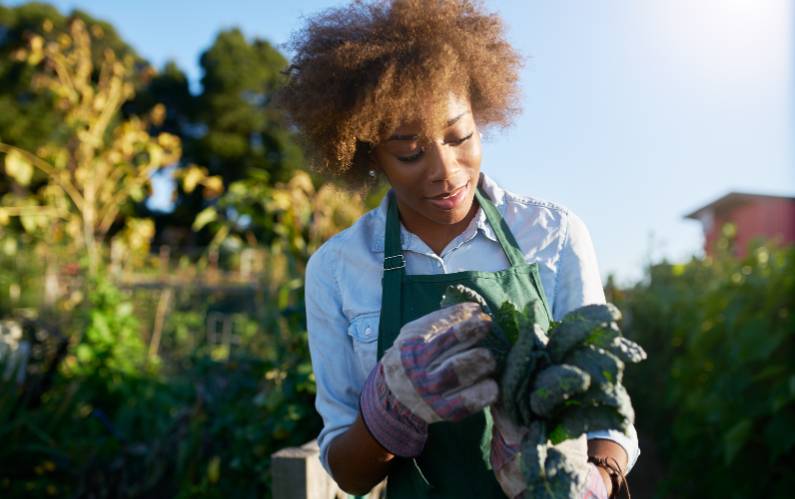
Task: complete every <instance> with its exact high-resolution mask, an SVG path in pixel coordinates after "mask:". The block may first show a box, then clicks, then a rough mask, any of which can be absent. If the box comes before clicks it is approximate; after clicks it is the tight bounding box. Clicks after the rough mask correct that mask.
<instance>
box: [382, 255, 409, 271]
mask: <svg viewBox="0 0 795 499" xmlns="http://www.w3.org/2000/svg"><path fill="white" fill-rule="evenodd" d="M392 258H398V259H399V260H398V261H397V262H394V263H387V261H388V260H391V259H392ZM404 268H406V259H405V258H403V255H394V256H386V257H384V270H398V269H404Z"/></svg>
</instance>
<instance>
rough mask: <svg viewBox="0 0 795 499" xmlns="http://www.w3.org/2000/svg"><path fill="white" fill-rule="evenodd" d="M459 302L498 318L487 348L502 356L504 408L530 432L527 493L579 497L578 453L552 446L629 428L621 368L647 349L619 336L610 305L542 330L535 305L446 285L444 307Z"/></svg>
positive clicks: (630, 419)
mask: <svg viewBox="0 0 795 499" xmlns="http://www.w3.org/2000/svg"><path fill="white" fill-rule="evenodd" d="M461 302H475V303H478V304H480V306H481V307H482V308H483V311H484V312H485V313H487V314H489V315H491V317H492V319H493V322H492V326H493V327H492V334H490V335H489V336H488V337H487V339H486V340H485V341H484V342H483V343H482V345H483V346H486V347H487V348H489V349H490V350H491V351H492V352H493V353H494V355H495V357H496V358H497V360H498V365H499V367H500V372H499V375H498V379H499V380H500V383H499V385H500V399H499V404H500V407H501V410H502V411H504V413H505V414H507V415H508V417H509V418H511V419H512V420H513V422H514V423H515V424H518V425H519V426H524V427H526V428H527V429H528V432H527V434H526V436H525V438H524V440H523V442H522V450H521V452H522V457H521V459H522V472H523V474H524V478H525V480H526V483H527V491H528V492H529V493H530V494H531V495H532V497H549V498H553V497H574V496H576V494H577V493H578V491H580V490H581V488H582V486H583V484H584V480H585V476H584V475H583V470H582V466H579V467H578V466H577V459H578V456H575V455H572V456H568V455H567V452H571V451H568V450H566V448H565V446H562V447H560V448H558V447H554V446H555V445H557V444H559V443H561V442H564V441H565V440H569V439H575V438H578V437H580V436H581V435H582V434H583V433H585V432H588V431H593V430H605V429H619V430H622V431H626V430H627V428H628V427H629V426H630V425H631V424H632V422H633V420H634V411H633V409H632V404H631V402H630V399H629V395H628V394H627V392H626V390H625V389H624V387H623V386H622V385H621V381H622V377H623V372H624V366H625V362H629V363H634V362H640V361H641V360H643V359H645V358H646V352H644V351H643V348H641V347H640V345H638V344H636V343H634V342H632V341H630V340H628V339H626V338H624V337H623V336H621V331H620V330H619V328H618V324H617V323H616V321H618V320H620V319H621V312H620V311H619V310H618V308H616V307H615V306H614V305H612V304H609V303H608V304H597V305H587V306H584V307H581V308H579V309H576V310H574V311H572V312H571V313H569V314H567V315H566V316H565V317H564V318H563V320H562V321H560V322H552V323H551V324H550V327H549V329H548V330H545V329H544V328H543V327H541V326H540V325H539V324H538V323H537V322H536V320H535V318H536V317H535V311H536V304H535V303H530V304H528V305H527V307H526V308H525V309H524V310H519V308H518V307H517V306H516V305H515V304H513V303H511V302H508V301H506V302H504V303H502V304H501V305H500V306H499V308H496V311H495V308H494V307H489V305H488V304H487V302H486V300H485V299H484V298H483V297H482V296H480V295H479V294H478V293H477V292H475V291H474V290H472V289H469V288H467V287H465V286H461V285H457V286H451V287H449V288H447V290H446V291H445V294H444V297H443V299H442V303H441V305H442V306H443V307H444V306H449V305H454V304H457V303H461ZM485 443H486V442H484V446H483V448H484V449H485V448H486V446H485ZM484 459H486V460H487V461H488V455H487V453H486V452H485V451H484ZM580 459H581V458H580Z"/></svg>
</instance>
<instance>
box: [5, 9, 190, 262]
mask: <svg viewBox="0 0 795 499" xmlns="http://www.w3.org/2000/svg"><path fill="white" fill-rule="evenodd" d="M46 22H47V21H45V23H46ZM94 28H95V27H94V26H86V24H85V23H84V22H83V21H82V20H81V19H79V18H77V17H75V18H73V19H72V20H71V21H70V23H69V34H68V35H66V34H62V35H61V36H59V37H58V38H57V40H53V41H48V40H46V39H45V38H44V37H42V36H39V35H31V36H30V37H29V42H28V46H27V47H26V48H23V49H18V50H17V51H15V52H14V53H13V57H14V58H15V59H16V60H18V61H25V62H26V63H27V64H29V65H31V66H33V67H35V68H36V69H35V71H34V74H33V78H32V85H33V88H35V89H37V90H39V91H42V92H43V93H44V94H46V95H48V96H49V98H51V99H52V101H53V103H54V104H55V109H56V110H57V112H58V116H59V117H60V119H61V120H62V130H63V132H62V133H64V139H65V140H63V141H60V142H59V141H51V142H45V143H44V144H42V145H39V146H38V147H37V148H36V149H35V150H34V151H30V150H27V149H24V148H21V147H17V146H14V145H11V144H8V143H1V142H0V153H5V157H4V168H5V172H6V174H7V175H8V176H9V177H10V178H12V179H14V181H15V182H16V184H18V185H20V186H34V185H36V187H35V188H33V189H32V190H31V194H32V195H24V196H23V195H19V194H17V193H9V194H6V195H5V196H4V198H3V202H2V208H0V224H1V223H7V222H8V221H9V220H10V217H11V216H18V217H19V219H20V221H21V223H22V226H23V227H24V229H25V230H26V231H28V232H43V233H50V234H53V233H59V234H62V235H64V236H65V237H66V238H67V239H69V240H70V241H73V242H76V243H77V246H78V247H79V249H80V250H82V251H85V253H86V255H87V258H88V267H89V272H90V273H92V274H93V273H94V272H95V271H96V269H97V266H98V264H99V261H100V258H101V254H100V244H101V243H102V242H104V241H106V239H107V236H108V234H109V232H110V230H111V228H112V227H113V225H114V223H116V222H117V219H118V218H119V215H120V213H121V212H122V209H123V208H125V207H126V206H127V205H128V204H129V202H130V201H140V200H141V199H143V197H144V196H145V194H146V188H147V186H148V183H149V181H150V176H151V175H152V173H153V172H154V171H156V170H158V169H160V168H162V167H164V166H167V165H170V164H173V163H175V162H176V161H177V160H178V159H179V156H180V153H181V147H180V140H179V138H178V137H176V136H174V135H172V134H168V133H165V132H163V133H160V134H158V135H157V136H155V137H152V136H150V135H149V133H148V128H149V127H150V124H155V125H158V124H160V123H162V122H163V118H164V108H163V107H162V106H155V107H154V108H153V110H152V112H151V114H150V116H149V117H148V119H146V120H142V119H139V118H137V117H131V118H129V119H126V120H122V119H120V118H119V111H120V109H121V107H122V105H123V104H124V103H125V102H126V101H127V100H129V99H130V98H131V97H132V95H133V94H134V92H135V90H134V85H133V82H132V75H133V71H132V66H133V63H134V58H133V57H132V56H130V55H127V56H122V57H121V58H119V56H118V55H117V54H116V53H115V52H114V51H113V50H112V49H110V48H106V49H105V50H104V52H103V54H102V59H101V62H100V64H99V66H98V67H97V68H96V69H97V71H95V64H94V62H93V61H94V58H93V56H92V34H93V37H94V38H96V37H100V36H101V33H102V32H101V30H96V29H94ZM45 31H46V28H45ZM90 32H91V33H92V34H90ZM95 74H96V77H95ZM95 78H96V79H95ZM34 174H35V175H38V176H39V177H40V178H41V180H40V182H39V183H37V184H34V183H33V180H34ZM54 222H55V223H54ZM123 234H124V237H126V238H127V239H128V241H129V242H131V243H133V244H135V243H138V244H140V243H141V241H143V242H148V239H149V237H151V235H153V227H152V226H151V222H147V221H145V220H137V219H134V218H129V219H127V220H125V222H124V231H123Z"/></svg>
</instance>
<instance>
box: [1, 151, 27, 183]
mask: <svg viewBox="0 0 795 499" xmlns="http://www.w3.org/2000/svg"><path fill="white" fill-rule="evenodd" d="M5 165H6V174H7V175H8V176H9V177H11V178H13V179H14V180H15V181H16V182H17V183H18V184H19V185H28V184H29V183H30V179H31V178H33V166H32V165H31V164H30V162H29V161H28V160H27V159H26V158H25V157H24V156H23V155H22V154H20V153H19V152H18V151H17V150H16V149H12V150H11V152H9V153H8V154H7V155H6V160H5Z"/></svg>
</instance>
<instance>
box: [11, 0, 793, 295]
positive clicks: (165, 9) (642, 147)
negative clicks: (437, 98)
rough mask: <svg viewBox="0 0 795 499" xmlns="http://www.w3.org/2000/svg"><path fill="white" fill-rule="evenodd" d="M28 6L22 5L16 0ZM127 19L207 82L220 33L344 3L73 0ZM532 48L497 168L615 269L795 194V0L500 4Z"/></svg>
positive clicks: (627, 272) (638, 265)
mask: <svg viewBox="0 0 795 499" xmlns="http://www.w3.org/2000/svg"><path fill="white" fill-rule="evenodd" d="M5 3H6V4H12V5H16V4H19V3H22V2H19V1H12V2H5ZM52 3H53V4H55V5H57V6H58V7H59V8H60V9H61V10H62V11H64V12H67V11H69V10H71V9H72V8H75V7H77V8H80V9H83V10H86V11H88V12H90V13H91V14H92V15H94V16H96V17H100V18H103V19H106V20H108V21H110V22H112V23H113V24H114V25H115V26H116V27H117V29H118V30H119V31H120V33H121V35H122V36H123V37H124V39H125V40H127V41H128V42H129V43H130V44H132V45H133V46H134V47H135V48H136V50H137V51H138V52H139V53H140V54H141V55H142V56H144V57H146V58H147V59H149V60H150V61H151V62H152V63H154V64H155V65H156V66H160V65H162V63H163V62H165V61H166V60H167V59H175V60H176V61H177V63H178V64H179V66H180V67H181V68H182V69H183V70H185V71H186V72H187V73H188V75H189V77H190V78H191V80H192V86H193V88H199V83H198V80H199V78H200V73H199V67H198V57H199V54H200V53H201V51H202V50H204V49H205V48H207V47H208V46H209V45H210V44H211V43H212V40H213V38H214V37H215V34H216V33H217V32H218V30H220V29H223V28H228V27H232V26H237V27H240V28H241V29H242V30H243V32H244V33H245V34H246V35H247V36H249V37H255V36H256V37H261V38H267V39H269V40H270V41H271V42H273V43H275V44H281V43H284V42H285V41H287V39H288V37H289V34H290V33H291V32H292V31H293V30H294V29H296V28H297V27H299V26H300V25H301V23H302V20H301V18H302V16H306V15H311V14H312V13H314V12H317V11H318V10H320V9H323V8H327V7H331V6H335V5H339V4H340V2H338V1H328V0H293V1H291V2H281V1H278V2H277V1H259V2H253V1H250V0H249V1H244V0H225V1H223V2H217V1H198V0H197V1H192V2H188V1H170V2H164V1H159V2H153V1H150V0H139V1H136V2H125V1H121V0H110V1H109V0H58V1H55V2H52ZM485 5H486V6H487V8H489V9H491V10H494V11H497V12H498V13H499V14H501V16H502V17H503V19H504V20H505V22H506V25H507V28H508V37H509V39H510V41H511V42H512V43H513V44H514V46H515V47H516V48H517V49H518V50H519V52H520V53H522V54H523V56H524V57H525V59H526V63H525V67H524V70H523V72H522V80H521V84H522V94H523V113H522V114H521V115H520V116H519V117H518V118H517V120H516V122H515V123H514V125H513V126H512V127H511V128H508V129H505V130H493V131H492V132H491V133H489V134H487V137H486V143H485V150H484V156H483V169H484V171H486V172H487V173H489V174H490V175H492V176H493V177H495V178H496V179H497V180H498V181H499V182H501V183H502V184H503V185H504V186H506V187H507V188H509V189H510V190H513V191H514V192H518V193H521V194H526V195H531V196H535V197H538V198H542V199H546V200H550V201H554V202H557V203H560V204H562V205H564V206H566V207H568V208H570V209H571V210H573V211H574V212H575V213H577V214H578V215H579V216H580V217H581V218H582V219H583V220H584V221H585V223H586V224H587V225H588V227H589V229H590V232H591V236H592V238H593V241H594V246H595V248H596V252H597V256H598V259H599V262H600V268H601V271H602V275H603V277H605V276H606V275H607V274H608V272H612V273H615V274H617V276H618V278H619V282H624V283H626V282H630V281H632V280H635V279H637V278H639V277H640V276H641V272H642V268H643V265H644V263H645V262H646V261H647V260H648V259H649V258H651V259H652V260H654V261H656V260H659V259H661V258H663V257H666V258H668V259H669V260H673V261H683V260H686V259H688V258H689V256H690V255H693V254H699V253H700V252H701V244H702V236H701V228H700V226H699V225H698V224H697V223H696V222H693V221H685V220H683V218H682V217H683V215H684V214H686V213H688V212H690V211H692V210H693V209H695V208H698V207H700V206H702V205H703V204H706V203H708V202H710V201H712V200H714V199H716V198H718V197H720V196H722V195H724V194H726V193H728V192H729V191H732V190H739V191H749V192H760V193H768V194H784V195H795V150H794V149H795V148H794V147H793V138H795V95H794V94H795V78H794V77H793V73H794V72H795V71H793V68H794V67H795V27H794V26H793V25H794V24H795V7H794V6H793V5H794V4H793V2H791V1H790V0H764V1H760V0H699V1H697V2H693V1H692V0H644V1H637V0H603V1H600V2H592V1H589V0H578V1H575V0H545V1H540V0H534V1H528V0H515V1H505V0H487V1H485Z"/></svg>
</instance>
